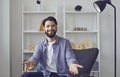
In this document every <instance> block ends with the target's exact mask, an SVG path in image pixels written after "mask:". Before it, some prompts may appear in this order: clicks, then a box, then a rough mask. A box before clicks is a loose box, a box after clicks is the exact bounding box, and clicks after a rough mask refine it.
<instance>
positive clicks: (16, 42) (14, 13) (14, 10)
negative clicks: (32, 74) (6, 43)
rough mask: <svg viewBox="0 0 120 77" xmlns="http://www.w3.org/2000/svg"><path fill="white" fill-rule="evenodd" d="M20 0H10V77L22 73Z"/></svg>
mask: <svg viewBox="0 0 120 77" xmlns="http://www.w3.org/2000/svg"><path fill="white" fill-rule="evenodd" d="M21 2H22V0H10V39H11V40H10V48H11V49H10V51H11V54H10V55H11V77H20V74H21V73H22V66H21V62H22V29H21V28H22V22H21V21H22V20H21V19H22V11H21V8H22V4H21Z"/></svg>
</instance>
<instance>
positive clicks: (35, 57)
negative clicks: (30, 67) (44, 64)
mask: <svg viewBox="0 0 120 77" xmlns="http://www.w3.org/2000/svg"><path fill="white" fill-rule="evenodd" d="M41 50H42V47H41V45H40V44H39V43H38V44H37V45H36V46H35V50H34V53H33V55H32V57H31V58H30V60H33V61H35V63H36V64H37V63H38V62H39V60H40V57H41V52H40V51H41Z"/></svg>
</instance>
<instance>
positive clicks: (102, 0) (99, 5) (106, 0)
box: [93, 0, 117, 77]
mask: <svg viewBox="0 0 120 77" xmlns="http://www.w3.org/2000/svg"><path fill="white" fill-rule="evenodd" d="M106 4H109V5H111V6H112V7H113V8H114V77H116V66H117V65H116V64H117V63H116V61H117V60H116V59H117V57H116V56H117V55H116V49H117V48H116V7H115V6H114V5H113V4H112V3H111V0H98V1H96V2H94V3H93V6H94V8H95V9H96V10H97V11H98V12H102V11H103V10H104V9H105V6H106Z"/></svg>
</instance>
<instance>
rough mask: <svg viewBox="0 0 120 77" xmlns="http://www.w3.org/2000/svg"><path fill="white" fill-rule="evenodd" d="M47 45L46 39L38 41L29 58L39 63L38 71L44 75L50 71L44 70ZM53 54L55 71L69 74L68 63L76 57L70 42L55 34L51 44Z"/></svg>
mask: <svg viewBox="0 0 120 77" xmlns="http://www.w3.org/2000/svg"><path fill="white" fill-rule="evenodd" d="M47 45H48V41H47V39H44V40H43V41H41V42H39V43H38V44H37V45H36V47H35V52H34V53H33V55H32V57H31V58H30V59H32V60H34V61H35V62H36V63H39V70H38V71H41V72H43V74H44V75H46V77H47V76H48V75H49V74H50V72H49V71H47V70H46V60H47V54H46V51H47ZM53 56H54V61H55V63H56V67H57V73H58V74H68V75H69V73H70V72H69V68H68V64H69V63H70V62H72V61H76V59H75V55H74V53H73V51H72V47H71V45H70V42H69V41H68V40H67V39H65V38H62V37H59V36H57V38H56V42H55V43H54V44H53Z"/></svg>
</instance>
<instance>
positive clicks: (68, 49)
mask: <svg viewBox="0 0 120 77" xmlns="http://www.w3.org/2000/svg"><path fill="white" fill-rule="evenodd" d="M66 60H67V64H68V65H69V63H70V62H77V60H76V58H75V55H74V53H73V50H72V47H71V44H70V42H69V41H68V40H67V41H66Z"/></svg>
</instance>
